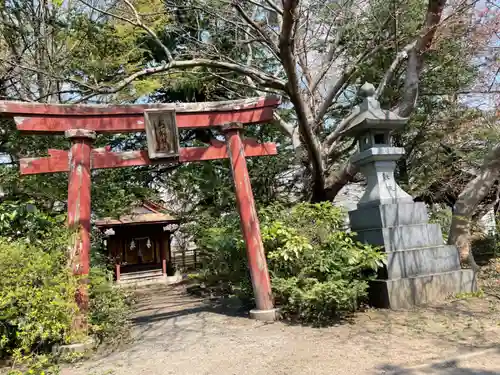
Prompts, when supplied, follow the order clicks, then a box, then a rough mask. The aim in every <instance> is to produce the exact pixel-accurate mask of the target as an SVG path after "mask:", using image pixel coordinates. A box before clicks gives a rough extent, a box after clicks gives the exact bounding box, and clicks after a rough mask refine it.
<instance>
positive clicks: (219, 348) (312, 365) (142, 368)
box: [63, 286, 500, 375]
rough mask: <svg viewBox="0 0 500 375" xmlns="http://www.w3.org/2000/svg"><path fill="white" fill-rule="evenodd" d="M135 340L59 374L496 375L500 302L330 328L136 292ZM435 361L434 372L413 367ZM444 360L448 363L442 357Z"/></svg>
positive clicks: (365, 318) (164, 292)
mask: <svg viewBox="0 0 500 375" xmlns="http://www.w3.org/2000/svg"><path fill="white" fill-rule="evenodd" d="M133 322H134V341H133V343H132V344H130V345H128V346H127V347H125V348H123V349H122V350H120V351H117V352H114V353H112V354H108V355H105V356H100V357H97V358H93V359H92V360H90V361H88V362H85V363H82V364H79V365H77V366H73V367H70V368H65V369H63V375H91V374H92V375H125V374H127V375H129V374H148V375H160V374H161V375H164V374H177V375H183V374H185V375H198V374H199V375H205V374H207V375H211V374H220V375H226V374H227V375H230V374H248V375H263V374H287V375H295V374H318V375H320V374H328V375H331V374H336V375H344V374H349V375H357V374H359V375H372V374H392V375H395V374H401V375H403V374H404V375H421V374H457V375H474V374H477V375H479V374H483V375H492V374H500V350H498V351H495V352H493V353H491V349H490V352H489V353H488V354H484V355H483V356H476V357H472V358H469V359H464V360H463V361H460V362H453V361H452V360H451V361H450V358H453V357H455V356H457V355H464V354H465V353H470V352H473V351H476V350H484V349H485V348H491V347H495V345H498V344H499V341H500V300H498V298H495V297H491V298H468V299H460V300H455V301H451V302H447V303H445V304H442V305H440V306H432V307H427V308H425V309H418V310H414V311H388V310H369V311H367V312H364V313H360V314H358V315H357V316H356V317H355V319H354V323H351V324H349V323H345V324H339V325H336V326H332V327H328V328H312V327H304V326H300V325H290V324H287V323H284V322H279V323H274V324H265V323H261V322H256V321H252V320H250V319H248V318H247V317H245V316H242V315H241V314H238V311H237V310H236V309H231V308H227V307H225V308H224V309H221V308H217V307H214V306H212V305H210V304H209V303H206V302H204V301H203V300H200V299H196V298H193V297H191V296H188V295H187V294H186V292H185V290H184V288H183V287H165V286H164V287H154V288H147V289H143V290H141V291H140V294H139V303H138V305H137V311H136V313H135V316H134V321H133ZM431 361H434V362H435V361H438V362H439V363H437V364H435V365H434V366H433V367H432V368H431V369H428V368H422V367H417V368H414V366H419V365H421V364H423V363H428V362H431ZM446 361H447V362H446Z"/></svg>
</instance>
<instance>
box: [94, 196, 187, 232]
mask: <svg viewBox="0 0 500 375" xmlns="http://www.w3.org/2000/svg"><path fill="white" fill-rule="evenodd" d="M164 210H165V209H164V208H163V207H161V206H159V205H157V204H155V203H152V202H147V203H143V204H142V205H140V206H137V207H134V208H133V209H132V210H131V212H130V213H129V214H127V215H122V216H120V217H119V218H118V219H116V218H110V217H107V218H103V219H99V220H96V222H95V225H96V226H97V227H114V226H121V225H138V224H168V223H177V222H179V220H178V219H176V218H175V217H173V216H172V215H170V214H168V213H165V212H164ZM162 211H163V212H162Z"/></svg>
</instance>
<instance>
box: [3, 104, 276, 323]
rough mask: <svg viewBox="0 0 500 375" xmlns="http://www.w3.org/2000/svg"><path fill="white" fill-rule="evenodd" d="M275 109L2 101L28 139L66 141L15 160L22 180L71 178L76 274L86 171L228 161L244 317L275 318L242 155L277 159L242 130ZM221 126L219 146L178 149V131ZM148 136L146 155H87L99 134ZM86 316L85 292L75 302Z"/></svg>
mask: <svg viewBox="0 0 500 375" xmlns="http://www.w3.org/2000/svg"><path fill="white" fill-rule="evenodd" d="M278 105H279V99H276V98H272V97H271V98H252V99H245V100H235V101H226V102H215V103H181V104H146V105H109V106H100V105H61V104H41V103H24V102H13V101H0V115H3V116H12V117H14V120H15V121H16V124H17V129H18V130H20V131H21V132H23V133H26V134H65V136H66V138H68V139H69V140H70V141H71V148H70V150H69V151H66V150H52V149H51V150H48V153H49V156H48V157H39V158H25V159H21V160H20V170H21V174H22V175H28V174H40V173H56V172H69V183H68V225H69V227H70V228H73V229H74V230H75V231H76V233H77V235H76V238H75V239H74V242H73V243H74V246H73V252H72V255H71V263H72V268H73V272H74V274H76V275H87V274H88V273H89V267H90V229H91V225H90V214H91V200H90V190H91V170H92V169H102V168H119V167H132V166H144V165H152V164H161V163H165V162H168V163H169V164H172V163H176V162H177V163H185V162H194V161H202V160H216V159H225V158H228V157H229V159H230V161H231V170H232V174H233V180H234V186H235V192H236V201H237V205H238V210H239V213H240V222H241V229H242V232H243V237H244V239H245V245H246V249H247V255H248V262H249V268H250V274H251V278H252V285H253V290H254V295H255V301H256V309H254V310H252V311H251V312H250V316H251V317H253V318H256V319H261V320H275V319H276V312H275V309H274V302H273V298H272V293H271V285H270V279H269V272H268V268H267V262H266V258H265V254H264V248H263V245H262V238H261V233H260V228H259V221H258V217H257V212H256V208H255V202H254V198H253V194H252V188H251V185H250V178H249V175H248V169H247V164H246V159H245V158H246V157H253V156H267V155H276V154H277V150H276V145H275V144H274V143H263V144H260V143H258V142H256V141H255V140H250V139H242V138H241V137H240V131H241V129H242V126H243V125H248V124H259V123H265V122H269V121H272V119H273V112H274V110H275V108H276V107H277V106H278ZM210 127H221V128H222V131H223V134H224V137H225V142H221V141H216V140H213V141H212V142H211V144H210V145H209V146H208V147H180V146H179V136H178V129H179V128H184V129H186V128H210ZM144 131H146V136H147V141H148V149H147V150H140V151H128V152H112V151H111V150H110V148H109V147H107V148H104V149H93V148H92V143H93V141H94V140H95V138H96V134H97V133H127V132H144ZM78 303H79V306H80V309H81V310H83V311H85V310H86V309H87V305H88V296H87V294H86V293H85V288H83V289H82V293H80V295H79V297H78Z"/></svg>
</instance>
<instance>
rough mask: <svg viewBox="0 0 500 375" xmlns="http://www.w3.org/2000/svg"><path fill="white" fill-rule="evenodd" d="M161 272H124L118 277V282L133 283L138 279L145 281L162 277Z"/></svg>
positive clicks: (158, 270)
mask: <svg viewBox="0 0 500 375" xmlns="http://www.w3.org/2000/svg"><path fill="white" fill-rule="evenodd" d="M162 276H163V272H162V270H161V269H157V270H148V271H136V272H124V273H122V274H121V275H120V282H125V281H134V280H138V279H147V278H155V277H162Z"/></svg>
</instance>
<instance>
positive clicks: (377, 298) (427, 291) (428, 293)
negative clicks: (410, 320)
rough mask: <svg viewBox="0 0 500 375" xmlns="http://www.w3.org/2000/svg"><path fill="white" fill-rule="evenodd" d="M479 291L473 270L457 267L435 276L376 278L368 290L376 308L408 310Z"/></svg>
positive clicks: (371, 301) (371, 302)
mask: <svg viewBox="0 0 500 375" xmlns="http://www.w3.org/2000/svg"><path fill="white" fill-rule="evenodd" d="M475 291H477V281H476V277H475V273H474V271H472V270H465V269H463V270H462V269H461V270H456V271H451V272H443V273H436V274H433V275H425V276H417V277H408V278H402V279H393V280H375V281H373V282H371V284H370V289H369V296H370V304H371V305H372V306H374V307H380V308H391V309H409V308H411V307H412V306H415V305H424V304H427V303H431V302H436V301H444V300H445V299H446V298H448V297H451V296H453V295H455V294H458V293H472V292H475Z"/></svg>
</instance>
